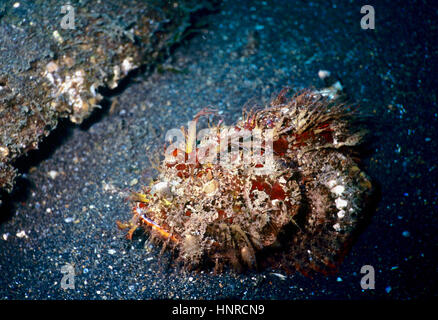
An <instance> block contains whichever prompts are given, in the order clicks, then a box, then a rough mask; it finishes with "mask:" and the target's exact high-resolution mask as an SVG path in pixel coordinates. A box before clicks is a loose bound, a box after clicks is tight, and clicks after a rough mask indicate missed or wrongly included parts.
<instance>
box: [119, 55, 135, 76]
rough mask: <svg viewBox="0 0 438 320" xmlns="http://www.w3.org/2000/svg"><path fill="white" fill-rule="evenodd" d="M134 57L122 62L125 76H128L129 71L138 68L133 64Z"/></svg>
mask: <svg viewBox="0 0 438 320" xmlns="http://www.w3.org/2000/svg"><path fill="white" fill-rule="evenodd" d="M132 60H133V59H132V57H127V58H126V59H125V60H123V62H122V72H123V74H124V75H127V74H128V72H129V71H131V70H132V69H134V68H135V67H136V66H135V65H134V64H133V63H132Z"/></svg>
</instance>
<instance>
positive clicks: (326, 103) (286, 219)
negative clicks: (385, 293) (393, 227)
mask: <svg viewBox="0 0 438 320" xmlns="http://www.w3.org/2000/svg"><path fill="white" fill-rule="evenodd" d="M211 113H213V111H211V110H202V111H201V112H200V113H198V115H197V116H196V117H195V119H194V121H193V122H192V123H191V126H189V128H188V129H187V130H185V129H184V130H183V132H182V135H183V137H184V141H183V142H182V143H179V144H178V143H174V144H172V145H169V146H168V147H167V149H166V152H165V158H164V160H163V161H162V163H161V164H160V166H159V168H158V169H159V175H158V177H157V178H156V179H155V181H153V183H151V185H150V186H144V187H143V188H142V190H140V191H138V192H136V193H133V195H132V201H133V203H134V204H133V217H132V219H131V221H130V222H129V223H121V222H118V225H119V227H121V228H130V230H129V232H128V235H127V237H128V238H132V235H133V233H134V231H135V230H136V229H137V228H138V227H142V228H144V229H145V230H146V231H147V232H149V233H150V235H151V239H153V240H154V241H157V242H159V243H162V244H163V248H169V249H170V250H172V252H173V253H174V255H175V256H176V257H177V261H180V262H182V264H183V265H184V266H185V267H186V268H188V269H200V268H213V267H214V269H215V270H216V271H218V272H220V271H221V270H223V267H224V266H227V265H228V266H231V267H233V268H235V269H237V270H243V269H245V268H251V269H261V268H264V267H267V266H272V267H279V268H284V269H287V270H292V269H298V270H301V271H303V272H308V271H309V270H316V271H321V272H333V271H336V270H337V268H338V266H339V265H340V263H341V261H342V259H343V257H344V256H345V254H346V253H347V251H348V248H349V246H350V244H351V240H352V239H353V237H354V234H355V233H356V230H357V229H358V228H359V227H360V225H361V221H363V219H364V210H365V208H366V206H367V203H368V202H369V199H370V197H371V195H372V190H373V187H372V185H371V182H370V180H369V178H368V177H367V175H366V174H365V173H364V172H363V171H362V170H361V169H360V168H359V166H358V163H357V162H358V159H359V158H358V153H357V152H356V147H357V146H358V145H360V144H361V142H362V141H363V138H364V136H365V134H366V130H364V128H363V125H362V123H361V121H360V117H358V116H357V114H356V113H355V112H354V111H353V110H351V108H350V107H348V106H346V105H343V104H336V102H335V101H330V100H328V99H326V98H324V97H323V96H321V95H320V94H319V93H316V92H312V91H303V92H300V93H297V94H295V95H293V96H291V95H289V90H288V89H284V90H283V91H282V92H281V93H280V94H279V95H278V96H277V97H276V98H275V99H274V100H273V101H272V102H271V104H270V106H269V107H267V108H265V109H261V110H253V111H250V112H246V111H244V112H243V115H242V119H241V120H240V121H238V122H237V123H236V124H235V125H232V126H226V125H223V124H222V122H221V121H219V123H218V124H217V125H213V126H210V128H208V129H207V130H204V131H202V133H203V134H201V132H199V134H198V135H197V136H196V130H195V129H194V128H196V123H197V121H198V119H199V118H200V117H201V116H204V115H207V114H211Z"/></svg>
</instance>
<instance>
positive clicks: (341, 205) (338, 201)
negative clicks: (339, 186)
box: [335, 198, 348, 210]
mask: <svg viewBox="0 0 438 320" xmlns="http://www.w3.org/2000/svg"><path fill="white" fill-rule="evenodd" d="M335 204H336V208H338V209H339V210H341V209H343V208H345V207H346V206H347V205H348V201H347V200H344V199H341V198H337V199H336V200H335Z"/></svg>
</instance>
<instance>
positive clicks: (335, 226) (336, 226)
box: [333, 223, 341, 232]
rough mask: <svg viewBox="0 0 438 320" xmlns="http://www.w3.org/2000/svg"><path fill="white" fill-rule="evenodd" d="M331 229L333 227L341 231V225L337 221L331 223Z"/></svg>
mask: <svg viewBox="0 0 438 320" xmlns="http://www.w3.org/2000/svg"><path fill="white" fill-rule="evenodd" d="M333 229H335V230H336V231H338V232H339V231H341V225H340V224H339V223H335V224H334V225H333Z"/></svg>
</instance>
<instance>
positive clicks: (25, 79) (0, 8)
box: [0, 0, 218, 191]
mask: <svg viewBox="0 0 438 320" xmlns="http://www.w3.org/2000/svg"><path fill="white" fill-rule="evenodd" d="M217 2H218V1H216V0H203V1H195V0H178V1H172V2H168V1H159V0H153V1H141V0H132V1H127V2H120V1H68V2H66V3H65V4H67V3H68V4H69V5H68V6H64V5H65V4H64V3H60V2H59V1H56V0H49V1H20V2H17V1H2V2H1V3H0V191H1V190H2V189H5V190H7V191H11V190H12V187H13V182H14V178H15V176H16V170H15V169H14V167H13V163H14V160H15V159H17V158H18V157H20V156H22V155H24V154H26V153H27V152H28V151H29V150H33V149H36V148H38V143H39V142H40V141H41V140H42V139H43V138H44V137H45V136H47V135H48V134H49V133H50V131H52V130H53V129H54V128H55V127H56V126H57V123H58V120H59V119H60V118H65V117H69V118H70V120H71V121H72V122H74V123H78V124H79V123H81V122H82V121H83V120H84V119H85V118H87V117H88V116H89V115H90V114H91V112H92V111H93V109H95V108H96V107H98V106H99V102H100V101H101V99H102V96H101V95H100V94H99V91H98V89H99V88H101V87H103V88H110V89H114V88H115V87H117V86H118V84H119V83H120V81H121V79H123V78H124V77H126V75H127V74H128V73H129V72H130V71H131V70H134V69H136V68H138V67H140V66H149V65H152V64H153V63H154V62H156V61H157V60H159V59H160V58H161V57H162V56H163V55H165V54H166V50H167V49H169V48H170V47H171V46H172V45H174V44H175V43H177V42H179V41H180V40H181V39H182V37H183V36H184V35H185V32H186V30H187V28H189V27H190V25H191V24H192V23H193V18H194V15H195V14H196V13H198V12H200V11H201V10H211V9H213V8H214V4H216V3H217ZM67 15H68V16H67ZM67 18H68V19H67ZM63 23H64V24H63Z"/></svg>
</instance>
